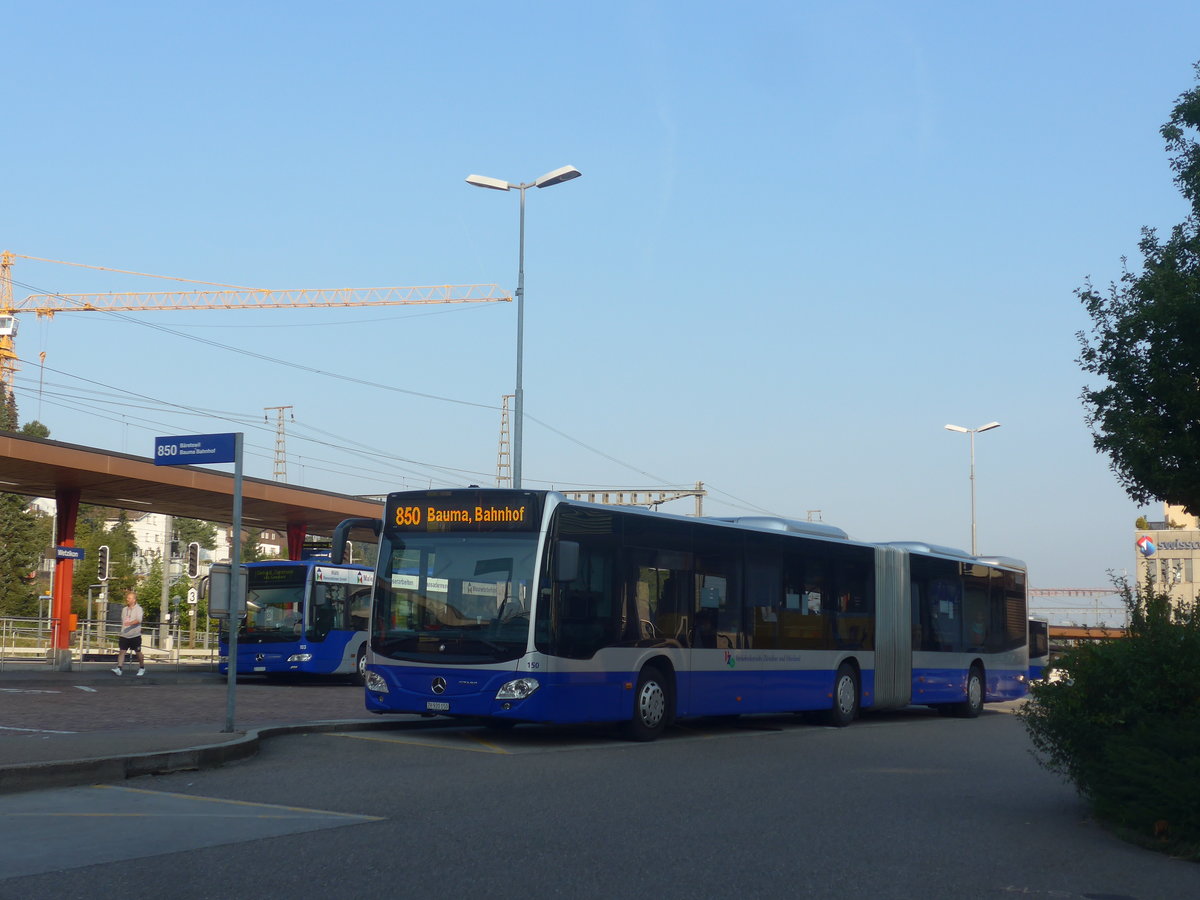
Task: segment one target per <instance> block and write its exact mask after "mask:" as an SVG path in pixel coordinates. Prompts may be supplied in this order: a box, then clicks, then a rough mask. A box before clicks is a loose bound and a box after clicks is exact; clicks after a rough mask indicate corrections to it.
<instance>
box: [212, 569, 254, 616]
mask: <svg viewBox="0 0 1200 900" xmlns="http://www.w3.org/2000/svg"><path fill="white" fill-rule="evenodd" d="M231 581H232V582H233V583H232V585H231V584H230V582H231ZM231 589H232V591H233V606H234V615H235V617H236V618H238V619H240V618H241V617H242V616H244V615H246V567H245V566H238V571H237V576H236V578H235V577H234V574H233V572H232V571H231V570H230V565H229V563H215V564H214V565H213V567H212V568H211V569H210V570H209V574H208V615H209V617H211V618H213V619H228V618H229V600H230V597H229V594H230V590H231Z"/></svg>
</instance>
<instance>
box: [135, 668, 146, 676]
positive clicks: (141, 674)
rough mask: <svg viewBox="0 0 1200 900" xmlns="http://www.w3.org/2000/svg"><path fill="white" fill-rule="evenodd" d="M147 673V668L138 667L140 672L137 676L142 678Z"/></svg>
mask: <svg viewBox="0 0 1200 900" xmlns="http://www.w3.org/2000/svg"><path fill="white" fill-rule="evenodd" d="M145 674H146V670H145V669H138V674H137V677H138V678H141V677H142V676H143V675H145Z"/></svg>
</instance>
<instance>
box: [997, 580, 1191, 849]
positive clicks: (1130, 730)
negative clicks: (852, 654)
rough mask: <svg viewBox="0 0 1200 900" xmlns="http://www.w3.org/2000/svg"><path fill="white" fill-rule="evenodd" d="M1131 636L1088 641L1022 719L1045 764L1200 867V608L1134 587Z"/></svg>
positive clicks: (1127, 824) (1112, 817)
mask: <svg viewBox="0 0 1200 900" xmlns="http://www.w3.org/2000/svg"><path fill="white" fill-rule="evenodd" d="M1118 587H1119V588H1120V589H1121V593H1122V595H1123V597H1124V599H1125V603H1126V606H1127V607H1128V609H1129V620H1130V622H1129V630H1128V634H1127V636H1126V637H1124V638H1115V639H1111V640H1103V641H1096V642H1088V643H1085V644H1081V645H1080V646H1078V647H1076V648H1074V649H1072V650H1071V651H1069V652H1068V653H1067V654H1066V655H1064V656H1063V657H1062V658H1061V659H1060V660H1058V662H1056V663H1055V668H1057V669H1061V670H1062V675H1063V676H1065V677H1064V678H1062V679H1061V680H1058V681H1054V682H1047V683H1044V684H1036V685H1033V686H1032V687H1031V688H1030V693H1031V694H1032V697H1033V699H1032V700H1031V702H1029V703H1028V704H1026V705H1025V706H1024V707H1023V708H1022V709H1021V710H1020V711H1019V712H1018V715H1019V716H1020V718H1021V721H1022V724H1024V726H1025V729H1026V731H1027V732H1028V733H1029V736H1030V739H1031V740H1032V741H1033V746H1034V748H1035V755H1037V757H1038V761H1039V762H1040V763H1041V764H1042V765H1043V766H1044V767H1045V768H1047V769H1049V770H1050V771H1052V772H1055V773H1057V774H1060V775H1062V776H1063V777H1065V778H1066V779H1067V780H1068V781H1070V782H1071V783H1073V784H1074V785H1075V787H1076V789H1077V790H1078V791H1079V793H1080V794H1081V795H1082V796H1083V797H1084V798H1085V799H1087V800H1088V802H1089V803H1090V804H1091V805H1092V808H1093V809H1094V810H1095V812H1096V814H1097V816H1098V817H1100V818H1101V819H1102V820H1104V821H1106V822H1108V823H1110V824H1112V825H1113V826H1115V827H1116V828H1117V829H1118V830H1120V831H1122V832H1123V833H1125V834H1127V835H1128V836H1130V837H1132V838H1134V839H1139V840H1145V841H1147V842H1151V843H1153V844H1154V845H1155V846H1158V847H1161V848H1162V849H1164V850H1167V851H1168V852H1172V853H1176V854H1179V855H1183V856H1187V857H1189V858H1192V859H1196V860H1200V607H1198V606H1197V604H1196V603H1194V602H1193V603H1186V604H1182V605H1180V604H1178V603H1176V604H1174V605H1173V604H1172V602H1171V599H1170V597H1169V595H1167V594H1165V593H1162V592H1157V591H1155V590H1154V588H1153V585H1152V586H1151V587H1150V589H1148V590H1147V589H1143V588H1141V587H1138V588H1137V589H1136V591H1135V590H1133V589H1131V588H1130V586H1129V584H1128V583H1127V582H1118Z"/></svg>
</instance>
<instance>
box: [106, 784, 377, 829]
mask: <svg viewBox="0 0 1200 900" xmlns="http://www.w3.org/2000/svg"><path fill="white" fill-rule="evenodd" d="M93 787H95V788H96V789H97V790H102V791H119V792H121V793H125V794H145V795H146V796H148V797H175V798H177V799H180V800H202V801H204V802H206V803H224V804H228V805H230V806H257V807H261V808H262V809H282V810H286V811H288V812H300V813H315V814H317V815H321V816H337V817H340V818H344V819H364V820H368V821H372V822H382V821H383V816H364V815H360V814H359V813H340V812H333V811H332V810H328V809H310V808H309V807H306V806H282V805H280V804H278V803H256V802H254V801H253V800H227V799H226V798H224V797H200V796H198V795H196V794H178V793H175V792H173V791H148V790H145V789H144V788H131V787H121V786H119V785H115V784H97V785H93Z"/></svg>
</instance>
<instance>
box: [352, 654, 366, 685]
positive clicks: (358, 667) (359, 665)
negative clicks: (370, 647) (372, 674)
mask: <svg viewBox="0 0 1200 900" xmlns="http://www.w3.org/2000/svg"><path fill="white" fill-rule="evenodd" d="M354 683H355V684H360V685H361V684H366V683H367V645H366V644H363V645H362V646H361V647H359V648H358V657H357V658H356V659H355V660H354Z"/></svg>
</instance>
